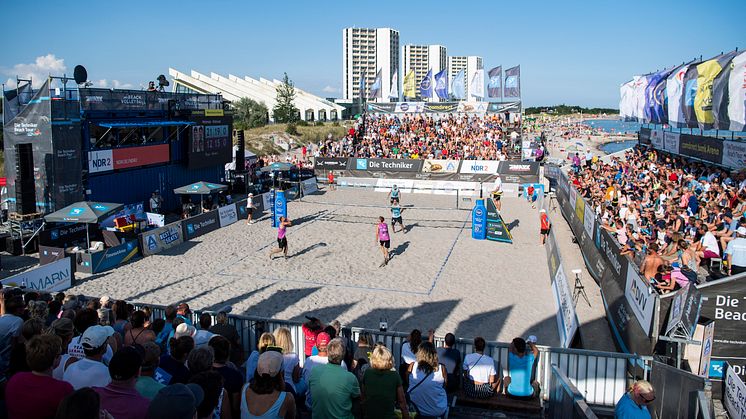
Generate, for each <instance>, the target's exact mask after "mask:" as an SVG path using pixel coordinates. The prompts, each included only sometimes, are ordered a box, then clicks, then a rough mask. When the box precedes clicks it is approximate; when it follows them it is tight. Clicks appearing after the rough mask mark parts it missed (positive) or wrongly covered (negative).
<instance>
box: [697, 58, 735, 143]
mask: <svg viewBox="0 0 746 419" xmlns="http://www.w3.org/2000/svg"><path fill="white" fill-rule="evenodd" d="M734 56H736V52H735V51H733V52H729V53H727V54H722V55H719V56H717V57H715V58H713V59H711V60H707V61H705V62H703V63H701V64H698V65H697V84H696V86H697V93H696V94H695V96H694V114H695V115H696V117H697V123H698V125H699V127H700V129H710V128H712V124H713V123H714V122H715V115H714V114H713V112H712V87H713V84H714V83H715V79H716V78H717V77H718V76H719V75H720V73H721V72H722V71H723V68H725V67H726V66H727V65H728V63H730V61H731V60H732V59H733V57H734Z"/></svg>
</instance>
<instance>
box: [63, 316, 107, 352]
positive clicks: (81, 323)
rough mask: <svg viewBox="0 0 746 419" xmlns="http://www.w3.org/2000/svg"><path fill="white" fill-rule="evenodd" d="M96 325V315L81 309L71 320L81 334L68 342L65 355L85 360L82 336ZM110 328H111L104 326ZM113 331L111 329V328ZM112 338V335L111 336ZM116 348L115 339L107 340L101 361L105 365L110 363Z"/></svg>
mask: <svg viewBox="0 0 746 419" xmlns="http://www.w3.org/2000/svg"><path fill="white" fill-rule="evenodd" d="M97 325H98V313H97V312H95V311H94V310H91V309H88V308H86V309H83V310H81V311H80V312H79V313H78V314H77V315H76V316H75V318H74V319H73V326H75V330H77V331H78V332H79V333H81V335H80V336H78V337H77V338H74V339H72V340H71V341H70V343H69V344H68V345H67V353H69V354H70V355H71V356H73V357H75V358H78V359H82V358H85V356H86V355H85V351H84V348H83V344H82V343H83V335H84V334H85V332H86V330H88V328H90V327H92V326H97ZM106 327H109V328H111V326H106ZM111 329H112V330H113V328H111ZM111 336H113V334H112V335H111ZM115 346H116V339H115V338H114V337H111V338H109V339H108V342H107V345H106V346H105V348H104V350H105V352H104V357H103V360H104V362H105V363H108V362H109V361H111V357H112V356H114V347H115Z"/></svg>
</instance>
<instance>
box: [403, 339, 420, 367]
mask: <svg viewBox="0 0 746 419" xmlns="http://www.w3.org/2000/svg"><path fill="white" fill-rule="evenodd" d="M401 361H402V363H404V364H411V363H413V362H414V361H417V356H416V355H415V354H414V352H412V347H411V346H409V342H404V344H403V345H402V346H401Z"/></svg>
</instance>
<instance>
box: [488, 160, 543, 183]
mask: <svg viewBox="0 0 746 419" xmlns="http://www.w3.org/2000/svg"><path fill="white" fill-rule="evenodd" d="M499 163H500V164H498V168H497V173H499V174H500V176H505V179H503V180H506V179H507V181H508V182H512V180H510V176H516V177H519V178H520V179H528V180H527V181H525V182H521V183H538V182H539V163H538V162H516V161H501V162H499ZM516 183H518V182H516Z"/></svg>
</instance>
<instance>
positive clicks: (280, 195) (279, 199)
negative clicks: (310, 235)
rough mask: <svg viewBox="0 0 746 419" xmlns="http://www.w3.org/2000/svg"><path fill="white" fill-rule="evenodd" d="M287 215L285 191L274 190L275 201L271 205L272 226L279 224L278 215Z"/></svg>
mask: <svg viewBox="0 0 746 419" xmlns="http://www.w3.org/2000/svg"><path fill="white" fill-rule="evenodd" d="M287 216H288V199H287V197H286V196H285V191H275V202H274V204H273V207H272V227H279V226H280V217H287Z"/></svg>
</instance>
